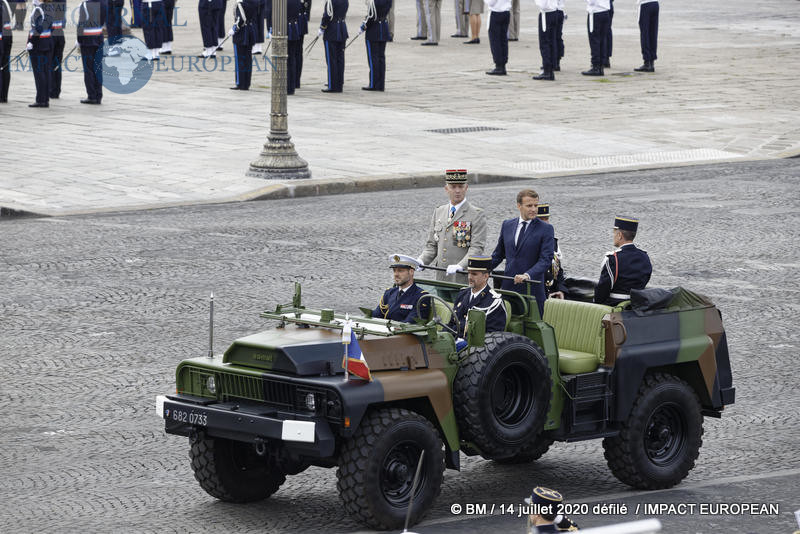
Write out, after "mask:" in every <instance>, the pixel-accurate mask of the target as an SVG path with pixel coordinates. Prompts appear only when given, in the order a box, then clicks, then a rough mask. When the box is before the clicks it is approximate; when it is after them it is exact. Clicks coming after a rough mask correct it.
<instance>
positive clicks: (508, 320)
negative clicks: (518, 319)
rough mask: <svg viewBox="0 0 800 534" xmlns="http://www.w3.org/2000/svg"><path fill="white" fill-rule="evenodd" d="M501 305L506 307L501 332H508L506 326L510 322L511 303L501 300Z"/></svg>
mask: <svg viewBox="0 0 800 534" xmlns="http://www.w3.org/2000/svg"><path fill="white" fill-rule="evenodd" d="M503 304H504V305H505V307H506V325H505V326H504V327H503V330H508V324H509V323H510V322H511V303H510V302H509V301H507V300H505V299H503Z"/></svg>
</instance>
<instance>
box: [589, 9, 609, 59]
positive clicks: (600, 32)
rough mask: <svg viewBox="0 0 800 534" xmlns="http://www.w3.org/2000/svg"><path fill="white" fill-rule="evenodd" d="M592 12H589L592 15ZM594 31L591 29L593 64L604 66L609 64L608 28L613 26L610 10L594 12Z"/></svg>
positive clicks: (590, 45) (590, 39)
mask: <svg viewBox="0 0 800 534" xmlns="http://www.w3.org/2000/svg"><path fill="white" fill-rule="evenodd" d="M591 16H592V14H591V13H590V14H589V17H591ZM592 24H593V28H592V30H593V31H589V47H590V48H591V50H592V66H593V67H598V68H603V66H604V65H607V64H609V59H608V56H609V53H608V52H609V50H608V43H609V38H608V29H609V28H610V27H611V15H610V14H609V12H608V11H600V12H599V13H595V14H594V21H593V22H592ZM586 29H587V31H588V30H589V19H588V17H587V19H586Z"/></svg>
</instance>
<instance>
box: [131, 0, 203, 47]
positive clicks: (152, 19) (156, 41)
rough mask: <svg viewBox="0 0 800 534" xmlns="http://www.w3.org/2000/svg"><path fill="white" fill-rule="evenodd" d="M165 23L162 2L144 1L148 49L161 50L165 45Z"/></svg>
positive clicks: (144, 30) (143, 21)
mask: <svg viewBox="0 0 800 534" xmlns="http://www.w3.org/2000/svg"><path fill="white" fill-rule="evenodd" d="M165 23H166V20H165V16H164V2H162V0H142V33H143V34H144V44H145V45H146V46H147V48H149V49H151V50H161V47H162V46H163V45H164V24H165ZM215 44H216V43H215ZM154 59H155V58H154Z"/></svg>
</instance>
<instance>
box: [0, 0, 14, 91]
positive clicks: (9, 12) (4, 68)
mask: <svg viewBox="0 0 800 534" xmlns="http://www.w3.org/2000/svg"><path fill="white" fill-rule="evenodd" d="M13 14H14V10H13V9H11V5H10V4H9V3H8V0H0V104H5V103H6V102H8V86H9V84H10V83H11V65H10V64H9V62H10V61H11V46H12V45H13V44H14V38H13V32H12V30H11V17H12V16H13Z"/></svg>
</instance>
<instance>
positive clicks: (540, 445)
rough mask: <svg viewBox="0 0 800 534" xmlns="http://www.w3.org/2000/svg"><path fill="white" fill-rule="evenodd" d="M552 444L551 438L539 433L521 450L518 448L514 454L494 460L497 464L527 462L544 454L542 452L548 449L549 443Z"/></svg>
mask: <svg viewBox="0 0 800 534" xmlns="http://www.w3.org/2000/svg"><path fill="white" fill-rule="evenodd" d="M552 444H553V440H552V439H549V438H545V437H543V436H541V435H540V436H536V438H535V439H534V440H533V441H532V442H531V443H529V444H528V445H526V446H524V447H523V448H522V450H520V451H519V452H518V453H517V454H515V455H514V456H509V457H508V458H495V459H494V461H495V462H497V463H499V464H507V465H513V464H529V463H531V462H534V461H536V460H538V459H539V458H541V457H542V456H544V453H546V452H547V451H548V449H550V445H552Z"/></svg>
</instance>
